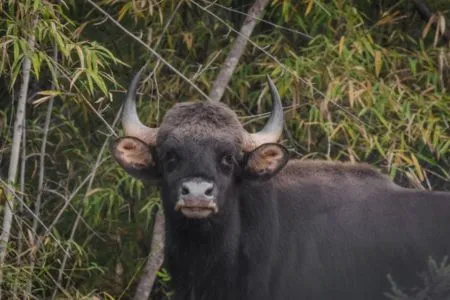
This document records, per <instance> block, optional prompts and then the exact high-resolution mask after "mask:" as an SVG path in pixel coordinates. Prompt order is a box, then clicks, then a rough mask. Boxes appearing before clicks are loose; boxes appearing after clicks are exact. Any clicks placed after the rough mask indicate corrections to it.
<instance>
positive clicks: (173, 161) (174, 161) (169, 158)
mask: <svg viewBox="0 0 450 300" xmlns="http://www.w3.org/2000/svg"><path fill="white" fill-rule="evenodd" d="M178 162H179V159H178V156H177V154H176V153H175V152H173V151H170V152H168V153H167V154H166V157H165V165H166V170H167V172H172V171H174V170H175V169H176V168H177V165H178Z"/></svg>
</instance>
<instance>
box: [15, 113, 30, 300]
mask: <svg viewBox="0 0 450 300" xmlns="http://www.w3.org/2000/svg"><path fill="white" fill-rule="evenodd" d="M26 133H27V130H26V125H25V119H24V122H23V134H22V158H21V162H20V194H19V197H20V201H19V202H20V205H19V217H18V218H17V221H18V229H17V267H18V272H19V274H17V277H19V276H21V274H20V272H21V268H20V267H21V264H22V255H21V254H22V248H23V235H22V231H23V221H22V217H23V203H24V199H25V197H24V194H25V167H26V162H27V151H26V150H27V148H26V141H27V135H26ZM13 294H14V295H15V297H16V298H17V299H20V298H19V297H18V293H17V279H16V282H15V284H14V291H13Z"/></svg>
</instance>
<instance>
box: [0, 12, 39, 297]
mask: <svg viewBox="0 0 450 300" xmlns="http://www.w3.org/2000/svg"><path fill="white" fill-rule="evenodd" d="M31 23H32V24H31V28H30V36H29V37H28V47H29V49H30V52H33V51H34V45H35V36H34V33H33V30H34V28H35V27H36V24H37V17H35V18H34V19H33V22H31ZM30 72H31V59H30V58H29V57H28V56H25V57H24V60H23V64H22V83H21V86H20V91H19V99H18V102H17V114H16V119H15V121H14V132H13V139H12V145H11V157H10V161H9V170H8V189H6V205H5V210H4V213H3V227H2V233H1V235H0V285H1V284H2V283H3V269H4V264H5V258H6V252H7V246H8V242H9V236H10V233H11V224H12V220H13V213H14V204H15V203H14V202H15V200H14V197H13V196H12V194H11V192H10V191H11V190H13V189H14V185H15V182H16V178H17V169H18V164H19V156H20V144H21V141H22V134H23V124H24V121H25V104H26V101H27V94H28V84H29V81H30ZM1 298H2V290H1V288H0V299H1Z"/></svg>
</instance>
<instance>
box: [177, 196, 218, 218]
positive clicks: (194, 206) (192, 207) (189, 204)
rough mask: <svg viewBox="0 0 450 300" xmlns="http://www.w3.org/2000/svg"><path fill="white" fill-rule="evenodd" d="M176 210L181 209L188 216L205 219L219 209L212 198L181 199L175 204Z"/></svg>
mask: <svg viewBox="0 0 450 300" xmlns="http://www.w3.org/2000/svg"><path fill="white" fill-rule="evenodd" d="M175 211H180V212H181V213H182V214H183V215H184V216H185V217H187V218H191V219H204V218H206V217H208V216H210V215H211V214H215V213H217V212H218V211H219V209H218V208H217V204H216V203H215V202H214V201H212V200H200V199H180V200H178V201H177V203H176V205H175Z"/></svg>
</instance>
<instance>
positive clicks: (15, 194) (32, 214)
mask: <svg viewBox="0 0 450 300" xmlns="http://www.w3.org/2000/svg"><path fill="white" fill-rule="evenodd" d="M0 184H2V185H3V186H4V187H5V190H6V192H7V193H10V195H12V197H14V198H15V199H16V200H17V201H19V203H20V204H22V205H23V207H24V208H25V210H26V211H28V213H30V215H31V216H32V217H33V218H36V216H35V215H34V211H33V210H32V209H31V208H30V207H29V206H28V205H27V204H26V203H25V202H24V201H23V200H22V199H21V198H20V196H19V195H17V193H16V191H15V189H14V188H13V187H11V186H10V185H8V183H7V182H6V181H4V180H2V179H1V178H0ZM5 194H6V193H5ZM8 205H9V204H8ZM38 222H39V223H40V224H41V226H42V228H44V229H46V230H47V231H48V232H49V234H48V235H49V236H50V237H52V238H53V240H54V241H55V242H56V244H57V245H58V246H59V247H60V248H61V250H62V251H63V252H64V253H66V249H64V247H63V246H62V245H61V242H60V241H59V239H57V238H56V237H55V236H54V235H53V234H52V233H51V232H50V230H49V228H48V227H47V226H46V225H45V224H44V223H43V222H42V221H41V220H39V219H38ZM29 229H30V230H31V226H30V227H29Z"/></svg>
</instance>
